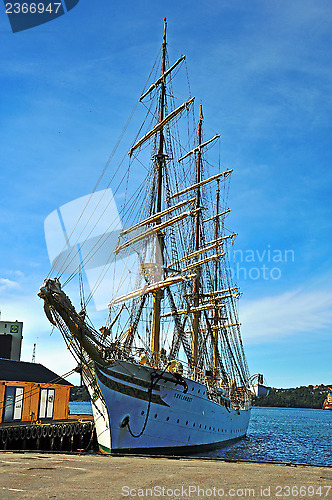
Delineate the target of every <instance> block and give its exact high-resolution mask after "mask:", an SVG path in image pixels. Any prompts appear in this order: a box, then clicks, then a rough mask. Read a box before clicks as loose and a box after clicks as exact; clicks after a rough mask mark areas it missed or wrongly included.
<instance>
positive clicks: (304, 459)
mask: <svg viewBox="0 0 332 500" xmlns="http://www.w3.org/2000/svg"><path fill="white" fill-rule="evenodd" d="M200 456H210V457H218V458H225V459H231V460H255V461H258V462H264V461H273V462H292V463H294V464H310V465H327V466H332V411H326V410H312V409H308V408H261V407H254V408H252V411H251V419H250V424H249V428H248V433H247V437H246V438H244V439H241V441H238V442H237V443H235V444H233V445H230V446H225V447H223V448H222V449H219V450H214V451H213V452H211V453H204V454H201V455H200Z"/></svg>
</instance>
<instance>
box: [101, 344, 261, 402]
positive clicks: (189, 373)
mask: <svg viewBox="0 0 332 500" xmlns="http://www.w3.org/2000/svg"><path fill="white" fill-rule="evenodd" d="M111 357H112V358H113V359H127V360H128V359H129V360H132V361H135V362H138V363H139V364H142V365H146V366H151V367H153V368H156V369H159V370H165V371H170V372H173V373H178V374H179V375H182V376H183V377H185V378H187V379H189V380H193V381H195V382H199V383H201V384H203V385H204V386H206V394H207V397H208V398H209V399H210V400H211V401H214V402H216V403H218V404H223V405H224V406H232V408H234V409H243V408H246V407H247V406H248V404H249V405H250V401H251V398H250V394H249V393H248V391H247V390H246V388H244V387H236V388H235V389H232V388H231V387H230V386H229V385H226V384H222V383H221V380H220V379H216V378H215V377H213V376H212V374H211V373H209V374H207V373H206V371H204V370H202V369H200V368H198V367H192V366H190V365H189V363H187V362H186V361H183V360H178V359H172V360H169V359H168V358H167V356H166V353H163V352H161V353H160V354H158V356H156V355H155V354H154V355H152V353H151V352H150V351H149V350H147V349H142V348H133V347H132V348H125V347H122V346H119V345H118V346H114V348H113V349H112V352H111Z"/></svg>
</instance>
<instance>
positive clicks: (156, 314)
mask: <svg viewBox="0 0 332 500" xmlns="http://www.w3.org/2000/svg"><path fill="white" fill-rule="evenodd" d="M166 26H167V24H166V18H164V37H163V45H162V70H161V71H162V75H164V73H165V70H166ZM165 95H166V86H165V78H163V79H162V81H161V88H160V114H159V123H162V121H163V119H164V109H165ZM155 162H156V165H157V197H156V207H155V213H158V212H161V209H162V206H161V204H162V203H161V201H162V181H163V170H164V168H163V167H164V164H165V154H164V133H163V127H161V129H160V131H159V144H158V153H157V155H156V157H155ZM160 223H161V220H160V219H157V220H156V224H160ZM157 242H158V244H159V248H160V252H159V249H158V245H157V246H156V252H155V255H156V265H157V267H158V268H159V267H160V270H161V268H162V265H163V246H164V242H163V235H162V233H161V232H160V231H159V232H158V233H157ZM162 298H163V291H162V289H157V290H156V291H155V292H153V317H152V342H151V351H152V361H154V362H155V364H156V365H157V364H158V354H159V350H160V309H161V300H162Z"/></svg>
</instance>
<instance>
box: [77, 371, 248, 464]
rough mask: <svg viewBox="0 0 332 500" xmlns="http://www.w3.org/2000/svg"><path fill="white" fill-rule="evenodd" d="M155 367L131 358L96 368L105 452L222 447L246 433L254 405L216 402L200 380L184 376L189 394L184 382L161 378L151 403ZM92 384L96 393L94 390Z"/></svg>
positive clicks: (101, 444)
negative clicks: (226, 405) (236, 407)
mask: <svg viewBox="0 0 332 500" xmlns="http://www.w3.org/2000/svg"><path fill="white" fill-rule="evenodd" d="M153 371H154V370H153V369H152V368H149V367H145V366H141V365H138V364H136V363H131V362H127V361H121V362H116V363H114V364H112V365H110V366H109V367H108V368H104V367H97V366H96V367H95V376H96V380H97V382H98V386H99V388H100V391H101V394H102V397H100V398H98V399H97V400H96V401H95V402H94V403H93V412H94V417H95V424H96V430H97V439H98V444H99V448H100V451H101V452H102V453H114V452H143V453H144V452H146V453H151V452H160V453H172V454H178V453H182V452H189V451H190V450H192V451H193V450H199V449H207V448H211V447H218V446H220V445H222V444H223V443H225V442H227V441H231V440H234V439H238V438H240V437H243V436H245V435H246V432H247V428H248V423H249V418H250V406H249V405H247V408H246V409H240V410H235V409H233V408H226V407H225V406H224V405H221V404H219V403H217V402H214V401H211V400H210V399H208V397H207V395H206V386H205V385H203V384H201V383H199V382H194V381H192V380H189V379H184V380H185V381H186V382H187V385H188V390H187V392H186V393H184V387H183V386H182V385H179V384H177V385H176V384H175V383H174V382H173V381H172V382H171V381H166V380H163V379H160V380H158V381H157V382H156V385H155V387H154V388H153V390H152V391H151V398H150V399H151V402H150V405H149V387H150V380H151V377H150V375H151V373H152V372H153ZM159 373H160V372H159ZM167 376H169V374H167ZM86 382H88V381H87V380H86ZM87 385H90V388H89V387H88V388H89V392H90V395H91V394H92V392H93V389H91V384H89V382H88V384H87ZM149 406H150V408H149ZM147 413H148V418H147ZM126 417H127V418H126ZM128 417H129V426H128V425H126V424H125V423H126V422H128ZM146 418H147V422H146ZM145 422H146V425H145ZM121 424H122V425H121ZM144 425H145V427H144ZM128 427H129V428H130V430H129V428H128ZM143 429H144V430H143ZM142 430H143V432H142ZM130 431H131V432H130ZM141 432H142V433H141ZM132 434H134V435H135V436H138V437H134V436H133V435H132ZM140 434H141V435H140Z"/></svg>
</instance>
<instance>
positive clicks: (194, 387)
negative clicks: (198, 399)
mask: <svg viewBox="0 0 332 500" xmlns="http://www.w3.org/2000/svg"><path fill="white" fill-rule="evenodd" d="M194 389H195V387H194V386H192V388H191V390H192V391H193V390H194ZM198 392H199V391H198Z"/></svg>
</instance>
